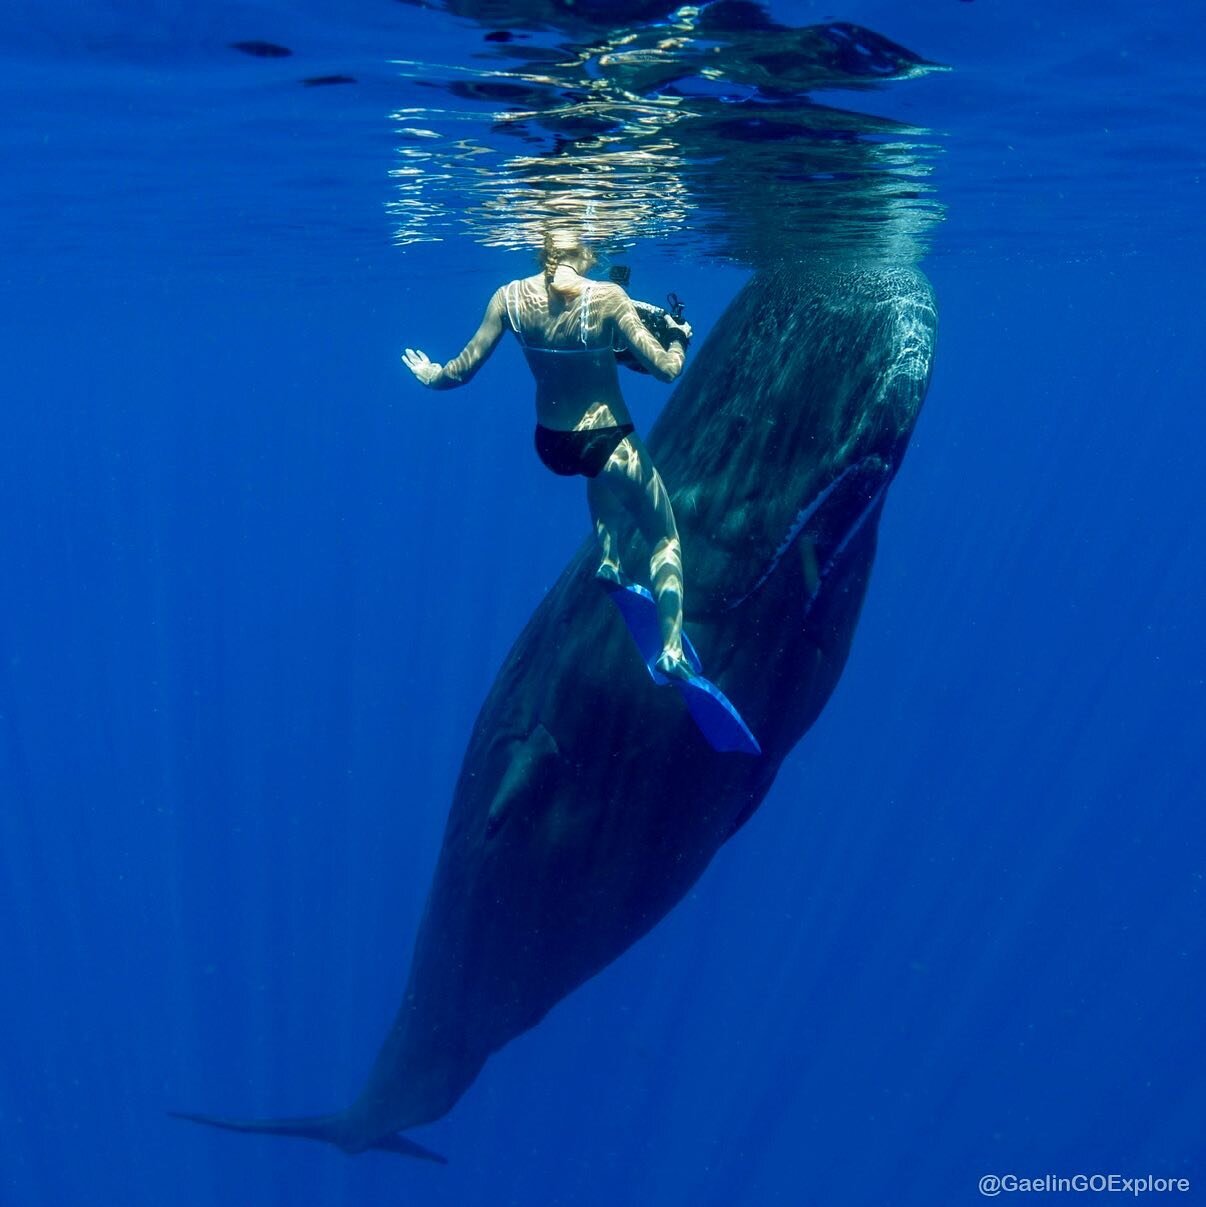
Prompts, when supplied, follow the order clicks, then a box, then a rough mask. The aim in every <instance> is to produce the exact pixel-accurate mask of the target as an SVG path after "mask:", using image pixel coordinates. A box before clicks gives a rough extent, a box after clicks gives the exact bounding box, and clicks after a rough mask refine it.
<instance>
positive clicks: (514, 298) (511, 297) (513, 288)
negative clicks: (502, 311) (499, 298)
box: [503, 281, 528, 347]
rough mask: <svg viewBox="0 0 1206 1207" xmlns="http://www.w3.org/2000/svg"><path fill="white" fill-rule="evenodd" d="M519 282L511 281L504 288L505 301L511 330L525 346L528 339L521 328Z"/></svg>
mask: <svg viewBox="0 0 1206 1207" xmlns="http://www.w3.org/2000/svg"><path fill="white" fill-rule="evenodd" d="M518 295H519V282H518V281H511V282H510V283H509V284H508V285H507V287H506V289H504V290H503V301H504V302H506V304H507V320H508V321H509V322H510V324H511V330H512V331H514V332H515V336H516V338H517V339H518V340H519V342H520V343H521V344H523V345H524V346H525V347H526V346H527V342H528V341H527V340H526V339H524V337H523V332H522V331H521V330H520V329H519V296H518Z"/></svg>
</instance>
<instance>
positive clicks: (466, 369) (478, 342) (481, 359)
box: [402, 289, 507, 390]
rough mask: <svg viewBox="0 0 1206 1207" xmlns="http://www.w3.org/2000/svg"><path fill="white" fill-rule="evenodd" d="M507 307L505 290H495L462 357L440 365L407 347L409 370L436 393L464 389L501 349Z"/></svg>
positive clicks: (405, 356)
mask: <svg viewBox="0 0 1206 1207" xmlns="http://www.w3.org/2000/svg"><path fill="white" fill-rule="evenodd" d="M506 314H507V304H506V299H505V298H504V296H503V291H502V289H497V290H495V291H494V296H493V297H492V298H491V299H490V303H489V305H488V306H487V307H486V313H485V316H484V317H483V318H482V321H481V326H479V327H478V329H477V330H476V331H475V332H474V334H473V338H472V339H471V340H470V341H469V342H468V343H467V344H466V345H465V347H464V349H463V350H462V351H461V353H460V355H459V356H456V357H454V358H453V359H452V360H450V361H449V362H448V363H447V364H446V365H439V364H436V363H435V361H433V360H429V359H428V358H427V356H426V355H425V354H424V353H423V352H420V351H417V350H416V349H414V348H407V349H406V352H405V353H404V354H403V356H402V360H403V362H404V363H405V365H406V367H407V368H408V369H409V370H410V371H411V372H412V373H413V374H414V375H415V376H416V377H417V378H418V379H419V380H420V381H421V382H422V383H423V384H424V385H425V386H429V387H430V388H431V389H433V390H452V389H455V388H456V387H457V386H463V385H464V384H465V383H466V382H467V381H469V379H470V378H472V377H473V375H474V374H475V373H476V372H477V371H478V369H480V368H481V367H482V365H484V364H485V363H486V361H487V360H488V359H489V357H490V353H491V352H493V351H494V349H495V348H497V347H498V341H499V340H500V339H502V334H503V332H504V331H505V330H506Z"/></svg>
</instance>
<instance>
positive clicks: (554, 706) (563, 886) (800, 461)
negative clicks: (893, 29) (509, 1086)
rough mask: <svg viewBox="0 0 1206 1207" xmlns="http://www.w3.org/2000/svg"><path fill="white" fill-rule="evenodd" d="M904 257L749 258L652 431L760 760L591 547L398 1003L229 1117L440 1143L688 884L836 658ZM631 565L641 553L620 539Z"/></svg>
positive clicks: (813, 712) (716, 658)
mask: <svg viewBox="0 0 1206 1207" xmlns="http://www.w3.org/2000/svg"><path fill="white" fill-rule="evenodd" d="M935 330H936V312H935V306H934V300H933V295H932V291H931V289H930V286H929V284H928V282H927V281H926V279H925V278H924V277H923V276H922V275H921V274H920V273H918V272H916V271H915V270H912V269H902V268H889V269H885V268H843V269H837V268H834V269H828V270H824V271H810V272H806V273H802V274H801V273H787V272H779V273H774V274H769V273H767V274H761V275H759V276H756V277H755V278H754V279H753V280H752V281H751V282H750V283H749V284H748V285H747V286H746V287H745V289H744V290H743V291H742V292H741V294H740V295H739V296H738V297H737V298H736V299H735V300H734V302H733V303H732V304H731V305H730V307H729V308H728V310H727V311H726V312H725V314H724V316H723V318H722V319H721V321H720V322H719V323H718V324H717V327H716V330H715V331H714V332H713V334H712V335H711V336H710V338H709V339H708V340H707V342H706V344H705V345H704V347H703V348H702V349H701V350H700V352H699V355H698V356H697V357H696V358H695V361H694V363H693V365H692V367H691V368H690V370H689V371H688V373H687V375H686V377H685V378H684V380H683V381H682V383H681V384H680V386H679V387H678V388H677V390H676V391H675V392H674V394H673V396H672V397H671V399H670V401H669V402H668V403H667V405H666V408H665V411H664V413H663V415H662V417H661V419H660V421H659V422H658V424H657V425H656V428H655V429H654V431H653V433H652V434H651V436H650V438H649V440H648V444H649V447H650V450H651V452H652V454H653V457H654V460H655V462H656V464H657V466H658V468H659V470H660V471H661V473H662V476H663V478H664V479H665V480H666V482H667V483H668V484H669V486H670V489H671V494H672V498H673V502H674V509H675V514H676V516H677V519H678V525H679V530H680V533H681V536H682V542H683V553H684V565H685V574H686V618H687V627H688V629H689V631H690V633H691V636H692V638H693V640H694V642H695V645H696V647H697V648H698V650H699V653H700V655H701V656H702V658H703V662H704V669H705V672H706V673H707V674H708V675H709V677H710V678H712V679H713V680H714V681H715V682H716V683H717V685H718V686H719V687H720V688H721V689H722V690H723V691H724V692H725V693H726V694H727V695H728V697H729V698H730V699H731V700H732V701H733V702H734V704H736V706H737V707H738V708H740V710H741V711H742V714H743V715H744V717H745V719H746V721H747V722H748V723H749V725H750V727H751V729H752V730H753V732H754V733H755V734H756V735H757V737H758V740H759V741H760V743H761V746H762V751H763V753H762V756H761V757H748V756H745V755H740V754H718V753H716V752H715V751H713V750H712V749H711V748H710V747H709V746H708V745H707V744H706V743H705V742H704V741H703V739H702V738H701V737H700V735H699V733H698V731H697V730H696V728H695V726H694V725H693V723H692V722H691V720H690V718H689V716H688V715H687V713H686V710H685V708H684V707H683V704H682V701H681V699H680V698H679V696H678V694H677V693H676V692H674V691H671V690H669V689H667V688H658V687H655V686H654V685H653V683H652V682H651V680H650V678H649V675H648V674H647V673H646V670H645V667H644V665H643V664H642V662H641V660H640V658H639V656H638V654H637V651H636V647H635V646H634V645H633V643H632V640H631V638H630V636H629V634H628V632H627V630H626V629H625V627H624V624H623V623H622V621H621V619H620V617H619V615H618V613H617V612H616V610H615V608H614V607H613V606H612V604H611V603H610V602H609V600H608V598H607V595H606V594H605V592H603V591H601V590H600V589H599V586H598V585H597V584H596V583H595V581H594V578H593V570H594V568H595V565H596V563H597V559H598V554H597V551H596V549H595V546H594V543H593V540H590V541H587V542H586V543H584V545H583V547H582V548H581V549H580V550H579V552H578V553H577V555H576V556H575V557H574V558H573V560H572V561H571V562H570V564H569V565H568V566H567V568H566V570H565V571H564V573H563V574H562V575H561V577H560V579H559V580H558V581H557V583H556V585H555V586H554V587H553V588H552V590H551V591H550V592H549V593H548V595H547V596H546V597H545V599H544V600H543V602H542V603H541V604H540V606H539V607H538V608H537V609H536V612H535V613H534V615H533V616H532V618H531V620H530V621H529V623H528V625H527V627H526V628H525V629H524V630H523V632H522V633H521V634H520V636H519V638H518V639H517V641H516V642H515V645H514V646H513V647H512V649H511V652H510V654H509V655H508V657H507V660H506V662H505V664H504V665H503V667H502V670H501V671H500V672H499V675H498V678H497V680H496V681H495V683H494V686H493V688H492V689H491V691H490V694H489V695H488V697H487V698H486V701H485V703H484V705H483V706H482V710H481V713H480V714H479V716H478V718H477V721H476V724H475V725H474V728H473V732H472V735H471V737H470V740H469V746H468V749H467V750H466V752H465V758H464V763H463V765H462V769H461V774H460V778H459V781H458V783H457V787H456V792H455V795H454V797H453V802H452V808H451V811H450V813H449V817H448V825H447V829H446V832H445V835H444V841H443V847H442V849H441V852H440V858H439V863H438V866H437V868H436V872H435V878H434V881H433V884H432V886H431V891H430V894H429V896H428V900H427V905H426V909H425V912H424V915H423V919H422V923H421V926H420V930H419V935H418V939H417V942H416V946H415V951H414V957H413V961H412V964H411V969H410V976H409V980H408V983H407V987H406V992H405V995H404V998H403V1003H402V1007H401V1009H400V1010H399V1012H398V1015H397V1017H396V1019H395V1021H394V1023H393V1026H392V1027H391V1029H390V1031H389V1034H388V1035H387V1036H386V1038H385V1042H384V1044H383V1045H382V1048H381V1050H380V1053H379V1054H378V1056H377V1060H376V1062H375V1064H374V1066H373V1069H372V1071H371V1073H370V1075H369V1078H368V1081H367V1083H366V1085H365V1087H364V1089H363V1092H362V1093H361V1095H360V1097H359V1098H358V1099H357V1100H356V1101H355V1102H354V1103H353V1104H352V1106H351V1107H349V1108H348V1109H347V1110H346V1111H343V1112H341V1113H339V1114H335V1115H330V1116H325V1117H321V1118H315V1119H307V1120H277V1121H265V1122H256V1123H250V1122H248V1123H244V1122H236V1121H233V1120H218V1119H213V1118H202V1117H198V1116H190V1117H192V1118H198V1119H200V1121H203V1122H209V1123H215V1124H217V1125H219V1126H226V1127H233V1128H235V1129H237V1130H255V1131H270V1132H277V1133H284V1134H293V1135H303V1136H307V1137H309V1138H313V1139H323V1140H327V1141H330V1142H332V1143H334V1144H337V1145H339V1146H340V1147H341V1148H344V1149H345V1150H347V1151H350V1152H358V1151H362V1150H364V1149H367V1148H373V1147H378V1148H388V1149H391V1150H394V1151H401V1152H410V1153H412V1154H413V1155H431V1154H428V1153H427V1152H426V1150H424V1149H421V1148H420V1147H419V1146H418V1145H415V1144H413V1143H412V1142H411V1141H409V1140H407V1139H405V1138H404V1137H401V1136H398V1135H397V1134H396V1133H398V1132H400V1131H404V1130H405V1129H407V1128H410V1127H414V1126H416V1125H419V1124H423V1123H427V1122H430V1121H432V1120H434V1119H437V1118H439V1117H440V1116H442V1115H444V1114H445V1113H446V1112H447V1111H448V1110H449V1109H450V1108H451V1107H452V1106H453V1105H454V1103H455V1102H456V1101H457V1100H458V1098H460V1096H461V1095H462V1094H463V1093H464V1092H465V1090H466V1089H467V1088H468V1086H469V1085H470V1083H471V1082H472V1081H473V1080H474V1078H475V1077H476V1076H477V1074H478V1072H479V1071H480V1070H481V1068H482V1066H483V1065H484V1063H485V1062H486V1060H487V1059H488V1058H489V1056H490V1055H491V1053H493V1052H495V1051H497V1050H498V1049H499V1048H501V1047H502V1046H503V1045H504V1044H506V1043H508V1042H509V1041H510V1040H511V1039H513V1038H514V1037H515V1036H517V1035H519V1034H520V1033H521V1032H523V1031H525V1030H527V1029H528V1028H529V1027H532V1026H534V1025H535V1024H536V1023H537V1022H539V1021H540V1019H541V1018H543V1017H544V1015H545V1014H546V1013H547V1012H548V1011H549V1009H551V1008H552V1006H554V1005H555V1004H556V1003H557V1002H558V1001H560V1000H561V999H562V998H563V997H565V995H566V994H568V993H569V992H571V991H572V990H573V989H574V988H575V987H576V986H578V985H580V984H582V982H583V981H585V980H587V979H588V978H589V977H591V976H593V975H594V974H595V973H596V972H598V971H599V970H600V969H602V968H603V967H604V966H606V965H607V964H608V963H610V962H611V961H612V960H614V959H615V958H616V957H617V956H619V955H620V954H621V953H622V952H623V951H625V950H626V949H627V948H628V947H629V946H630V945H631V944H632V943H634V942H635V941H636V940H637V939H638V938H639V937H640V936H641V935H643V934H644V933H645V932H646V931H648V930H649V929H650V928H651V927H652V926H654V925H655V924H656V923H657V922H658V921H659V919H661V918H662V917H663V916H664V915H665V914H666V913H667V912H668V911H669V910H670V909H671V908H672V907H673V906H674V904H675V903H676V902H677V901H679V900H680V899H681V898H682V896H683V895H684V894H685V893H686V892H687V890H688V889H689V888H690V887H691V885H692V884H693V883H694V882H695V881H696V880H697V879H698V877H699V876H700V875H701V873H702V872H703V870H704V869H705V868H706V867H707V865H708V863H709V861H710V860H711V859H712V857H713V855H715V853H716V852H717V850H718V849H719V848H720V847H721V845H722V844H723V843H724V842H726V841H727V840H728V839H729V838H731V837H732V836H733V834H734V833H736V831H737V830H738V829H739V828H740V827H741V825H742V824H743V823H744V822H745V821H746V820H747V819H748V818H749V816H750V815H751V814H752V813H753V811H754V810H755V809H756V808H757V807H758V805H759V804H760V803H761V801H762V799H763V797H764V796H765V795H766V792H767V790H768V789H769V788H770V786H771V784H772V782H773V781H774V778H775V775H776V773H777V771H778V769H779V766H780V764H781V762H782V761H783V759H784V757H785V756H786V755H787V754H788V752H789V751H790V750H791V749H792V747H793V746H794V745H795V744H796V743H797V742H798V741H799V740H800V738H801V737H802V736H803V735H804V734H805V733H806V732H807V730H808V729H809V727H810V726H811V725H812V723H813V722H814V721H815V720H816V718H817V716H818V715H819V713H820V711H821V709H822V708H823V707H824V705H825V702H826V701H827V700H828V698H829V696H830V694H831V692H832V691H833V689H834V686H835V685H836V683H837V680H838V677H839V676H840V674H841V671H842V668H843V666H844V664H845V661H846V657H847V654H848V652H849V649H850V643H851V640H852V638H853V635H854V629H855V625H856V623H857V620H858V616H859V611H860V609H861V606H862V601H863V597H864V595H865V592H866V588H867V582H868V577H869V574H870V570H871V563H872V560H873V557H874V553H875V543H876V529H877V525H878V520H879V515H880V511H881V509H882V507H883V502H884V495H885V491H886V488H887V486H888V484H889V483H890V482H891V480H892V477H893V475H894V474H895V472H896V470H897V468H898V466H899V464H900V461H901V458H902V456H903V454H904V451H905V447H906V445H907V443H908V440H909V435H910V433H911V431H912V429H913V426H914V423H915V422H916V419H917V415H918V412H919V411H920V408H921V403H922V400H923V398H924V396H925V392H926V388H927V386H928V383H929V376H930V365H931V360H932V355H933V347H934V337H935ZM624 560H625V565H626V567H628V568H632V567H637V566H640V565H642V564H647V551H645V550H644V549H643V547H642V546H641V544H640V538H639V537H638V536H636V535H634V536H633V537H632V538H631V540H630V544H629V548H628V549H627V551H626V556H625V559H624Z"/></svg>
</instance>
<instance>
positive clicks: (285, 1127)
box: [168, 1111, 448, 1165]
mask: <svg viewBox="0 0 1206 1207" xmlns="http://www.w3.org/2000/svg"><path fill="white" fill-rule="evenodd" d="M168 1114H169V1115H170V1116H171V1117H172V1118H173V1119H185V1120H187V1121H188V1122H189V1123H201V1124H204V1125H205V1126H206V1127H218V1128H221V1129H222V1130H223V1131H228V1132H250V1133H253V1134H256V1135H263V1136H296V1137H297V1138H298V1139H299V1140H321V1141H322V1142H323V1143H325V1144H333V1145H334V1146H335V1147H336V1148H341V1149H343V1151H344V1152H347V1153H357V1152H367V1151H368V1150H369V1149H380V1150H381V1151H382V1152H388V1153H399V1154H401V1155H402V1156H405V1157H419V1158H420V1159H422V1160H424V1161H435V1162H436V1163H437V1164H439V1165H447V1164H448V1158H447V1157H442V1156H440V1154H439V1153H437V1152H433V1151H432V1150H431V1149H430V1148H424V1147H423V1145H421V1144H416V1143H415V1142H414V1141H413V1140H408V1139H407V1138H406V1137H405V1136H402V1135H399V1134H398V1133H397V1132H391V1133H389V1134H387V1135H385V1136H382V1137H381V1138H380V1139H378V1140H374V1141H372V1142H371V1143H369V1144H364V1145H362V1144H349V1143H348V1140H347V1136H346V1127H345V1121H344V1116H343V1115H313V1116H310V1117H309V1118H298V1119H223V1118H221V1117H219V1116H217V1115H195V1114H192V1113H191V1112H188V1111H168Z"/></svg>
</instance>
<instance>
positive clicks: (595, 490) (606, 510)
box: [586, 474, 624, 584]
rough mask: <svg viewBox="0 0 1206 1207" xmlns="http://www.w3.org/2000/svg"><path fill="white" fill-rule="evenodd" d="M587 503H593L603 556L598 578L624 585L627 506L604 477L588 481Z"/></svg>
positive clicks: (592, 511)
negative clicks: (623, 536) (622, 531)
mask: <svg viewBox="0 0 1206 1207" xmlns="http://www.w3.org/2000/svg"><path fill="white" fill-rule="evenodd" d="M586 501H587V502H588V503H589V504H590V518H591V519H592V520H593V521H594V525H595V536H596V537H598V538H599V551H600V553H601V554H602V555H603V558H602V561H600V562H599V568H598V569H597V570H596V571H595V577H596V578H597V579H599V580H600V581H601V582H605V583H617V584H618V583H622V582H623V581H624V575H623V571H622V570H621V569H620V525H621V523H622V522H623V520H624V505H623V503H622V502H621V501H620V500H619V499H618V498H617V497H616V495H615V492H614V491H613V490H612V489H611V487H610V486H608V485H607V484H606V482H605V480H604V475H603V474H600V475H599V476H598V477H597V478H588V479H587V480H586Z"/></svg>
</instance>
